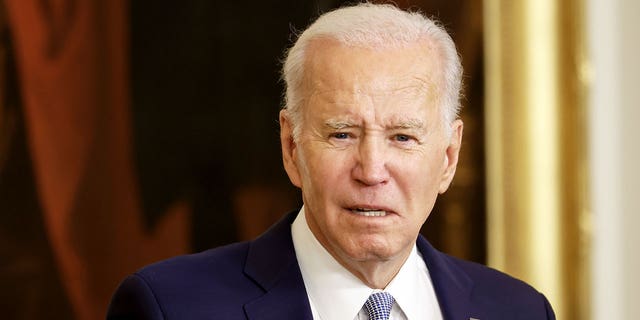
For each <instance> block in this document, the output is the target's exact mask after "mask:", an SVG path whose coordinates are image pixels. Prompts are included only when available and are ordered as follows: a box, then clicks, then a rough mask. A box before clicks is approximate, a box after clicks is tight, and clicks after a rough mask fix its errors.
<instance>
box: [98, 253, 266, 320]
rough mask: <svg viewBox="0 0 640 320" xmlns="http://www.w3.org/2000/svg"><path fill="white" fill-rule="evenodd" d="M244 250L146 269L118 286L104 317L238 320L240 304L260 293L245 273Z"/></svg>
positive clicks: (187, 258)
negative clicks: (134, 316) (107, 313)
mask: <svg viewBox="0 0 640 320" xmlns="http://www.w3.org/2000/svg"><path fill="white" fill-rule="evenodd" d="M248 248H249V243H247V242H243V243H235V244H231V245H228V246H224V247H219V248H215V249H210V250H207V251H203V252H200V253H196V254H190V255H184V256H178V257H174V258H170V259H167V260H163V261H160V262H157V263H154V264H151V265H148V266H146V267H144V268H142V269H140V270H138V271H137V272H135V273H134V274H133V275H131V276H129V277H128V278H126V279H125V280H124V281H123V282H122V283H121V284H120V286H119V288H118V289H117V290H116V292H115V294H114V296H113V298H112V301H111V304H110V306H109V317H108V318H110V319H119V318H120V315H127V316H130V315H139V314H144V315H150V316H148V317H147V316H144V317H142V316H141V317H136V319H137V318H140V319H186V318H189V319H199V318H204V317H205V316H206V317H211V316H216V317H219V318H226V319H234V318H237V317H239V316H242V312H243V311H242V305H243V304H244V303H246V302H247V301H250V300H252V299H255V297H257V296H259V295H261V294H262V290H261V289H260V288H259V287H258V286H256V285H255V284H254V283H253V281H252V280H251V279H249V278H248V277H246V275H245V274H244V272H243V268H244V264H245V261H246V257H247V252H248ZM216 302H217V303H216ZM159 315H160V316H161V317H160V316H159Z"/></svg>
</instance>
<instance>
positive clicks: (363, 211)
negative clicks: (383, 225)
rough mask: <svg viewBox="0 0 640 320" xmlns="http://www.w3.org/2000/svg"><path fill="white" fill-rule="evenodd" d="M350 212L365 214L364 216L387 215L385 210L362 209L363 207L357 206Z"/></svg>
mask: <svg viewBox="0 0 640 320" xmlns="http://www.w3.org/2000/svg"><path fill="white" fill-rule="evenodd" d="M351 211H352V212H354V213H356V214H358V215H361V216H365V217H384V216H386V215H387V212H386V211H384V210H373V209H363V208H357V209H354V210H351Z"/></svg>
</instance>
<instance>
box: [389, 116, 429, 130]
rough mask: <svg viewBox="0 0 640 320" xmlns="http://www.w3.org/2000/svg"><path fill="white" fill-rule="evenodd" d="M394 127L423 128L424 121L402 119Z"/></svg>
mask: <svg viewBox="0 0 640 320" xmlns="http://www.w3.org/2000/svg"><path fill="white" fill-rule="evenodd" d="M392 127H393V128H394V129H421V128H423V127H424V122H423V121H422V120H420V119H415V118H411V119H402V120H400V121H399V122H398V123H397V124H394V125H393V126H392Z"/></svg>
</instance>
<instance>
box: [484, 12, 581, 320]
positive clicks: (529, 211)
mask: <svg viewBox="0 0 640 320" xmlns="http://www.w3.org/2000/svg"><path fill="white" fill-rule="evenodd" d="M484 9H485V10H484V12H485V16H484V24H485V26H484V28H485V50H486V51H485V53H486V54H485V63H486V128H487V129H486V139H487V181H488V182H487V184H488V185H487V187H488V189H487V197H488V198H487V201H488V220H487V222H488V225H487V229H488V230H487V234H488V260H489V264H490V265H492V266H493V267H496V268H498V269H500V270H503V271H506V272H507V273H509V274H512V275H514V276H516V277H518V278H521V279H523V280H525V281H527V282H529V283H531V284H532V285H533V286H534V287H536V288H537V289H538V290H540V291H541V292H543V293H544V294H545V295H546V296H547V298H549V300H550V301H551V304H552V305H553V307H554V309H555V311H556V315H557V317H558V319H585V318H588V312H587V311H588V309H587V308H586V306H587V305H588V304H587V303H586V300H587V299H588V292H589V288H588V281H587V279H588V270H587V265H588V257H587V255H588V251H587V249H588V247H589V245H588V239H589V221H588V215H587V214H586V211H587V208H586V186H587V182H588V181H587V179H586V176H585V174H586V172H587V170H586V158H585V154H586V152H585V138H584V137H585V128H584V125H585V121H586V120H585V112H586V111H585V109H586V108H585V102H584V92H585V83H586V80H587V78H586V77H587V76H588V72H587V71H588V68H587V67H586V66H587V64H586V63H585V59H584V45H583V35H582V30H583V29H584V28H583V25H582V23H583V11H582V3H581V0H567V1H555V0H522V1H511V0H486V1H485V8H484Z"/></svg>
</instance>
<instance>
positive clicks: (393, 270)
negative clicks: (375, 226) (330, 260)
mask: <svg viewBox="0 0 640 320" xmlns="http://www.w3.org/2000/svg"><path fill="white" fill-rule="evenodd" d="M412 249H413V248H410V249H409V250H408V251H407V252H402V253H401V254H399V255H398V256H396V257H392V258H391V259H387V260H379V259H372V260H366V261H354V260H350V259H339V258H338V257H336V256H335V255H334V254H333V253H331V252H330V253H331V255H332V256H333V257H334V259H336V261H338V263H340V264H341V265H342V266H343V267H344V268H345V269H347V270H349V272H351V273H352V274H353V275H355V276H356V277H357V278H358V279H360V281H362V282H363V283H364V284H366V285H367V286H368V287H369V288H372V289H380V290H382V289H384V288H386V287H387V286H388V285H389V283H390V282H391V280H393V278H395V276H396V275H397V274H398V272H399V271H400V268H402V266H403V265H404V263H405V262H406V261H407V259H408V258H409V255H410V254H411V250H412Z"/></svg>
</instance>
